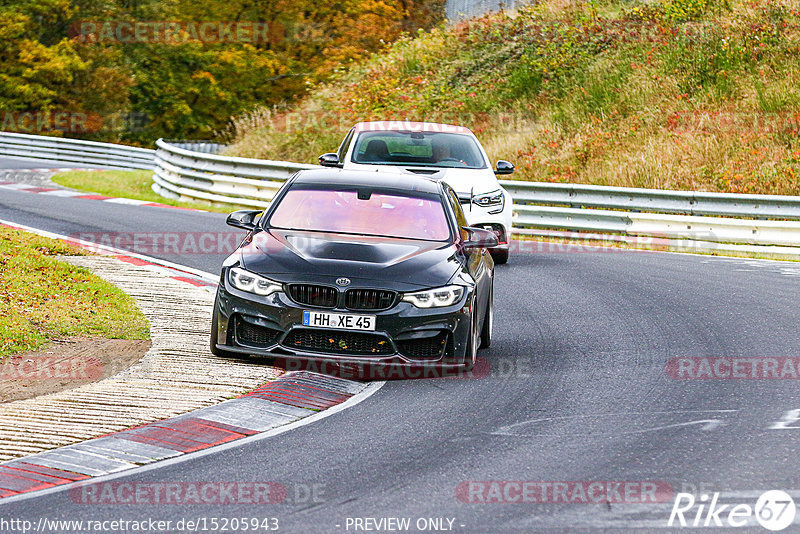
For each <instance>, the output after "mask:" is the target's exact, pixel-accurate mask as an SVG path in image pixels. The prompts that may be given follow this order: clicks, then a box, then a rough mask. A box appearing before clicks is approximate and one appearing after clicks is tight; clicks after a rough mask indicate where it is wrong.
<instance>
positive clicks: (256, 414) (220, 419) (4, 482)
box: [0, 220, 385, 502]
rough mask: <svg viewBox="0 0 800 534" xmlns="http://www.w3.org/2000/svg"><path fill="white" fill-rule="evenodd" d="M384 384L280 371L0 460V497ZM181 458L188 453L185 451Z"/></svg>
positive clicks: (365, 393) (104, 473)
mask: <svg viewBox="0 0 800 534" xmlns="http://www.w3.org/2000/svg"><path fill="white" fill-rule="evenodd" d="M0 224H2V225H5V226H8V227H11V228H16V229H19V230H24V231H28V232H32V233H35V234H38V235H41V236H43V237H49V238H53V239H60V240H63V241H66V242H68V243H71V244H74V245H77V246H80V247H82V248H86V249H89V250H92V251H94V252H97V251H98V250H97V249H98V248H102V249H104V251H105V252H107V253H108V254H110V255H113V256H114V257H116V258H118V259H122V260H123V261H127V262H128V263H132V264H135V265H145V266H148V267H150V268H153V269H163V270H164V271H165V272H166V273H167V274H168V276H169V277H170V278H173V279H176V280H180V281H182V282H186V283H189V284H192V285H194V286H201V287H204V288H207V289H208V290H210V291H215V285H216V277H214V276H213V275H210V274H209V273H204V272H203V271H198V270H195V269H191V268H189V267H184V266H180V265H176V264H173V263H170V262H166V261H164V260H159V259H157V258H150V257H147V256H143V255H139V254H131V253H128V252H125V251H119V250H116V249H113V248H112V247H99V246H98V245H97V244H95V243H86V242H79V241H76V240H74V239H70V238H67V237H65V236H61V235H58V234H54V233H52V232H47V231H43V230H39V229H36V228H31V227H28V226H24V225H19V224H16V223H13V222H8V221H2V220H0ZM384 383H385V382H382V381H381V382H370V383H365V382H356V381H352V380H347V379H342V378H337V377H332V376H326V375H322V374H318V373H312V372H308V371H292V372H288V373H285V374H283V375H281V376H280V377H278V378H277V379H274V380H272V381H270V382H267V383H265V384H263V385H262V386H260V387H258V388H256V389H255V390H253V391H251V392H249V393H246V394H244V395H242V396H240V397H238V398H236V399H232V400H228V401H224V402H222V403H219V404H216V405H214V406H207V407H204V408H199V409H197V410H194V411H191V412H188V413H185V414H182V415H179V416H176V417H173V418H170V419H166V420H162V421H156V422H153V423H147V424H144V425H141V426H138V427H134V428H129V429H127V430H122V431H119V432H115V433H112V434H108V435H105V436H102V437H99V438H94V439H90V440H88V441H84V442H81V443H77V444H73V445H66V446H63V447H59V448H56V449H52V450H48V451H44V452H39V453H36V454H33V455H29V456H25V457H22V458H16V459H13V460H9V461H7V462H4V463H2V464H0V502H8V501H9V500H14V499H18V498H26V497H27V496H28V495H29V494H31V493H33V492H37V494H39V493H41V492H49V491H60V490H61V489H63V488H64V487H65V486H66V485H69V484H72V483H79V482H82V481H85V480H87V479H93V478H94V477H99V479H105V478H108V477H114V476H120V475H121V474H124V473H126V472H128V471H130V470H132V469H139V470H142V469H148V468H153V469H155V468H158V467H160V466H162V465H165V464H168V463H172V462H177V461H182V459H183V458H184V455H187V454H189V453H192V456H196V455H198V454H210V453H213V452H216V451H221V450H224V449H225V448H227V447H234V446H239V445H242V444H243V443H245V442H247V441H252V440H258V439H265V438H268V437H271V436H274V435H276V434H279V433H282V432H286V431H288V430H291V429H293V428H296V427H297V426H301V425H305V424H309V423H311V422H314V421H316V420H319V419H321V418H324V417H328V416H330V415H333V414H334V413H336V412H338V411H340V410H343V409H346V408H348V407H350V406H353V405H355V404H358V403H360V402H362V401H363V400H365V399H367V398H368V397H370V396H371V395H372V394H373V393H375V392H376V391H378V390H379V389H380V388H381V387H382V386H383V385H384ZM187 458H188V457H187Z"/></svg>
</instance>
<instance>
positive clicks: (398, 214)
mask: <svg viewBox="0 0 800 534" xmlns="http://www.w3.org/2000/svg"><path fill="white" fill-rule="evenodd" d="M269 225H270V226H272V227H275V228H282V229H291V230H307V231H317V232H337V233H347V234H359V235H371V236H386V237H400V238H406V239H425V240H429V241H447V240H449V239H450V227H449V225H448V222H447V216H446V215H445V211H444V207H443V206H442V203H441V201H440V200H439V197H438V196H437V195H426V196H403V195H398V194H390V193H379V192H371V193H369V192H368V193H366V194H365V192H363V191H362V192H361V193H360V194H359V192H357V191H355V190H351V191H332V190H325V189H305V188H303V189H300V188H295V189H290V190H289V191H287V193H286V194H285V195H284V196H283V198H282V199H281V200H280V203H279V204H278V206H276V208H275V211H274V212H273V213H272V216H271V217H270V220H269Z"/></svg>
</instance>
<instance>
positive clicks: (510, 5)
mask: <svg viewBox="0 0 800 534" xmlns="http://www.w3.org/2000/svg"><path fill="white" fill-rule="evenodd" d="M524 3H525V1H524V0H505V1H503V0H447V3H446V4H445V10H444V12H445V18H446V19H447V20H448V22H458V21H460V20H464V19H469V18H472V17H479V16H481V15H484V14H486V13H489V12H490V11H500V9H505V10H513V9H514V8H516V7H518V6H520V5H522V4H524Z"/></svg>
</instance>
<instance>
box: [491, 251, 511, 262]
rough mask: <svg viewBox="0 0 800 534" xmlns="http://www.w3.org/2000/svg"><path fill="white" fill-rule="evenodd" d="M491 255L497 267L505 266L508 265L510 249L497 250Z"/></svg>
mask: <svg viewBox="0 0 800 534" xmlns="http://www.w3.org/2000/svg"><path fill="white" fill-rule="evenodd" d="M491 254H492V259H493V260H494V263H495V265H503V264H506V263H508V249H505V250H497V251H495V252H492V253H491Z"/></svg>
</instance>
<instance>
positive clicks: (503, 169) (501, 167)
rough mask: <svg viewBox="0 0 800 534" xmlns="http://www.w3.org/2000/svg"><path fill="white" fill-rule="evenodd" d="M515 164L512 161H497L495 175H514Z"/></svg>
mask: <svg viewBox="0 0 800 534" xmlns="http://www.w3.org/2000/svg"><path fill="white" fill-rule="evenodd" d="M514 168H515V167H514V164H513V163H511V162H510V161H504V160H502V159H500V160H497V169H495V171H494V173H495V174H513V173H514Z"/></svg>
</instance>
